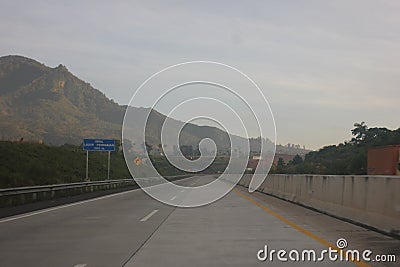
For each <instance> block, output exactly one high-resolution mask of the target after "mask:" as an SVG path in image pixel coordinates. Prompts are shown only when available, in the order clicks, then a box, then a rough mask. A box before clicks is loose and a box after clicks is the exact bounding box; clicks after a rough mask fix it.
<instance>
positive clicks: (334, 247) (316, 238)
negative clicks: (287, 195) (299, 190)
mask: <svg viewBox="0 0 400 267" xmlns="http://www.w3.org/2000/svg"><path fill="white" fill-rule="evenodd" d="M234 191H235V193H236V194H238V195H239V196H241V197H243V198H244V199H247V200H248V201H250V202H251V203H253V204H254V205H256V206H257V207H259V208H261V209H262V210H264V211H266V212H267V213H269V214H270V215H272V216H274V217H275V218H277V219H279V220H281V221H282V222H284V223H286V224H287V225H289V226H291V227H293V228H294V229H296V230H298V231H299V232H302V233H303V234H305V235H306V236H308V237H311V238H312V239H314V240H316V241H318V242H319V243H321V244H322V245H324V246H326V247H331V248H332V249H335V250H337V251H339V253H340V254H342V255H346V254H345V250H343V249H339V248H338V247H337V246H335V245H334V244H332V243H330V242H328V241H326V240H325V239H323V238H321V237H319V236H317V235H315V234H313V233H311V232H309V231H307V230H306V229H304V228H303V227H301V226H298V225H297V224H295V223H294V222H292V221H290V220H288V219H286V218H285V217H283V216H281V215H280V214H278V213H276V212H275V211H273V210H271V209H269V208H267V207H266V206H264V205H263V204H261V203H259V202H257V201H255V200H254V199H253V198H251V197H248V196H246V195H244V194H242V193H241V192H239V191H238V190H237V189H234ZM351 261H352V262H353V263H354V264H355V265H357V266H360V267H367V266H371V265H369V264H367V263H365V262H363V261H357V260H356V259H354V258H352V257H351Z"/></svg>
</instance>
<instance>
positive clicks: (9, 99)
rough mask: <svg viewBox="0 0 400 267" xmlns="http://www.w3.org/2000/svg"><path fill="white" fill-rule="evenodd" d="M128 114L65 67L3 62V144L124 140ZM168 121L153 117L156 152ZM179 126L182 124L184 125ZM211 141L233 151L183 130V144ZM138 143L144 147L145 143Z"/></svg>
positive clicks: (220, 138) (15, 59)
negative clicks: (17, 141)
mask: <svg viewBox="0 0 400 267" xmlns="http://www.w3.org/2000/svg"><path fill="white" fill-rule="evenodd" d="M126 108H127V107H126V106H121V105H119V104H117V103H115V102H114V101H113V100H110V99H109V98H107V97H106V96H105V94H104V93H102V92H101V91H99V90H97V89H95V88H93V87H92V86H91V85H90V84H89V83H87V82H85V81H82V80H80V79H79V78H78V77H76V76H74V75H73V74H72V73H70V72H69V71H68V69H67V68H66V67H65V66H63V65H61V64H60V65H59V66H57V67H55V68H50V67H47V66H45V65H44V64H42V63H39V62H37V61H35V60H33V59H30V58H26V57H22V56H4V57H0V114H1V117H0V139H1V140H20V139H21V138H23V139H24V140H27V141H40V140H41V141H43V142H45V143H48V144H54V145H61V144H65V143H70V144H80V143H81V142H82V139H83V138H115V139H120V138H121V125H122V121H123V117H124V114H125V110H126ZM130 111H132V112H135V113H136V114H138V116H137V117H138V118H141V119H143V120H144V119H145V115H146V114H147V112H148V109H147V108H142V107H130ZM165 118H166V117H165V116H164V115H163V114H161V113H159V112H157V111H155V110H152V112H151V113H150V118H149V120H148V124H147V127H148V128H147V129H149V131H148V132H149V134H148V135H147V136H146V137H147V139H146V140H149V141H148V143H149V144H151V145H152V146H154V147H156V146H158V144H159V143H160V131H161V126H162V123H163V122H164V120H165ZM174 123H176V125H177V126H179V125H182V124H183V122H180V121H175V122H174ZM206 137H209V138H211V139H213V140H214V141H215V142H216V144H217V147H218V150H219V151H220V150H222V151H223V150H225V151H226V150H227V149H228V148H229V147H230V143H229V138H228V135H227V133H225V132H224V131H222V130H220V129H218V128H215V127H210V126H198V125H194V124H187V125H186V126H185V127H184V129H183V131H182V134H181V137H180V142H181V144H185V145H193V146H194V147H196V146H197V145H198V142H199V141H200V140H201V139H203V138H206ZM231 137H232V138H237V139H238V140H239V141H240V143H241V144H243V145H244V144H245V143H246V139H244V138H242V137H238V136H231ZM134 141H135V142H138V144H139V143H141V140H134ZM251 143H252V144H253V145H252V147H257V145H256V144H255V143H257V142H256V141H254V140H253V141H252V142H251ZM300 153H301V152H300ZM303 153H304V152H303Z"/></svg>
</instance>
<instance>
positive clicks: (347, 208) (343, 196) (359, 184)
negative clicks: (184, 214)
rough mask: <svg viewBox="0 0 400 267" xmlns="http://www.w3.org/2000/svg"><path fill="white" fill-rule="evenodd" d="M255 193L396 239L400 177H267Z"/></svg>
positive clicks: (246, 180)
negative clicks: (289, 202)
mask: <svg viewBox="0 0 400 267" xmlns="http://www.w3.org/2000/svg"><path fill="white" fill-rule="evenodd" d="M249 178H250V177H249V175H245V176H244V177H243V178H242V180H241V181H240V182H239V184H240V185H243V186H246V187H248V184H249V181H250V179H249ZM258 191H261V192H264V193H267V194H271V195H274V196H277V197H279V198H282V199H285V200H289V201H292V202H295V203H298V204H301V205H304V206H307V207H310V208H314V209H316V210H319V211H321V212H324V213H327V214H330V215H333V216H336V217H339V218H342V219H346V220H349V221H351V222H355V223H358V224H361V225H365V226H368V227H372V228H375V229H377V230H379V231H382V232H386V233H389V234H391V235H395V236H400V177H396V176H358V175H357V176H349V175H346V176H343V175H283V174H270V175H268V177H267V179H266V180H265V181H264V183H263V184H262V185H261V187H260V188H259V189H258Z"/></svg>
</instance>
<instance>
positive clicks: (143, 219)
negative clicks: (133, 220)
mask: <svg viewBox="0 0 400 267" xmlns="http://www.w3.org/2000/svg"><path fill="white" fill-rule="evenodd" d="M157 212H158V210H153V211H152V212H150V213H149V214H148V215H146V216H145V217H143V218H142V219H141V220H140V221H141V222H145V221H147V220H148V219H150V217H151V216H153V215H154V214H156V213H157Z"/></svg>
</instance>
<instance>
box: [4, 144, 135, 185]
mask: <svg viewBox="0 0 400 267" xmlns="http://www.w3.org/2000/svg"><path fill="white" fill-rule="evenodd" d="M0 150H1V154H0V187H1V188H7V187H18V186H33V185H46V184H57V183H73V182H81V181H83V180H84V178H85V176H86V151H83V150H82V147H81V146H74V145H63V146H59V147H55V146H47V145H43V144H34V143H19V142H5V141H2V142H0ZM107 157H108V155H107V152H89V178H90V179H91V180H105V179H107ZM110 165H111V168H110V179H126V178H130V177H131V176H130V174H129V171H128V169H127V167H126V164H125V160H124V158H123V155H122V153H121V152H111V158H110Z"/></svg>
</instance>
